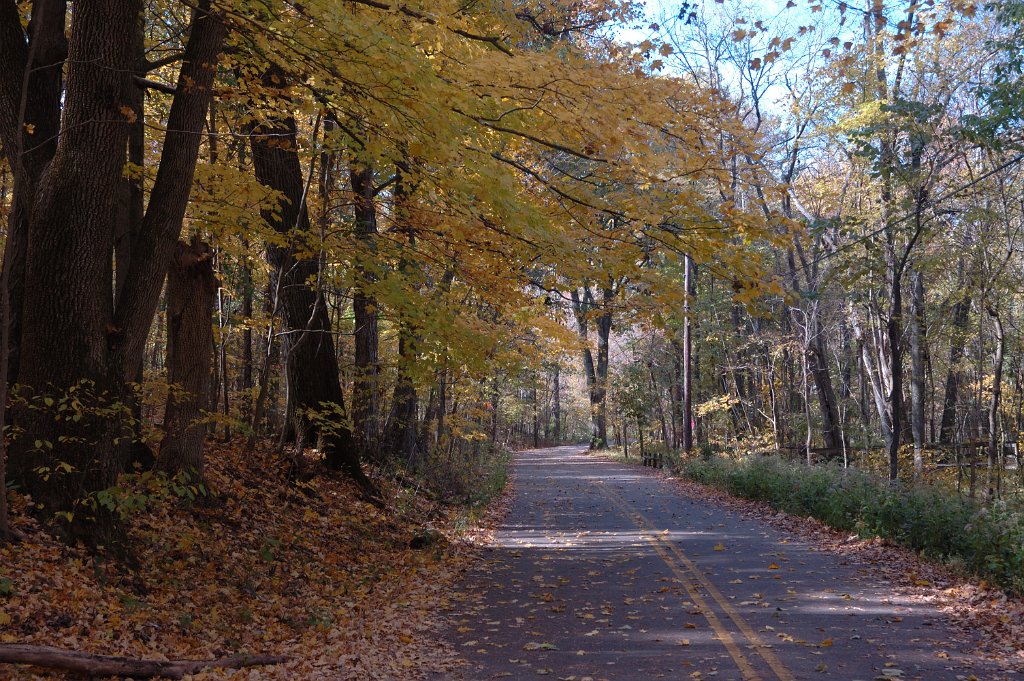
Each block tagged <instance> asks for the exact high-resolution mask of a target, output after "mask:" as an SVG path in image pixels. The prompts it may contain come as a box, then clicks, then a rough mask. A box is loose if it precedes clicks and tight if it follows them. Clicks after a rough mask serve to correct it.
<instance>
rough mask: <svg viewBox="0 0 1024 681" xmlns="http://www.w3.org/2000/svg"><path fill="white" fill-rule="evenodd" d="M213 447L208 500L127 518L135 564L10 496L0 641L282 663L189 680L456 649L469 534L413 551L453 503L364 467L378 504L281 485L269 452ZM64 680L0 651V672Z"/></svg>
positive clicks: (421, 660)
mask: <svg viewBox="0 0 1024 681" xmlns="http://www.w3.org/2000/svg"><path fill="white" fill-rule="evenodd" d="M240 449H241V448H240V446H238V444H237V443H235V444H233V445H220V446H213V447H212V449H211V451H210V452H209V454H208V472H207V473H208V481H209V485H210V488H211V489H212V490H213V491H214V492H215V494H216V496H215V499H216V500H217V501H216V503H214V504H205V505H187V504H184V503H182V502H180V501H177V500H175V501H173V502H163V503H157V504H153V505H152V507H151V508H150V509H149V510H146V511H143V512H139V513H137V514H136V515H134V516H133V517H132V518H131V519H130V528H131V529H130V536H131V540H132V543H133V546H134V548H135V552H136V557H137V559H138V562H139V566H140V567H139V569H138V570H137V571H129V570H126V569H124V568H123V567H119V566H118V565H114V564H111V563H107V562H104V561H103V560H102V559H99V558H96V557H94V556H90V555H89V554H88V553H87V552H85V551H84V550H81V549H77V548H71V547H68V546H66V545H64V544H62V543H60V542H59V541H58V540H56V539H54V538H53V537H52V536H50V535H48V534H47V533H45V532H43V531H42V529H41V528H40V526H39V525H38V524H37V523H36V521H35V520H33V519H31V518H30V516H29V515H28V514H27V512H26V511H27V509H26V500H25V498H24V497H18V496H17V495H14V496H15V499H16V502H15V508H14V517H13V519H12V520H13V524H14V526H15V527H16V528H17V529H18V530H19V531H20V532H21V533H22V534H24V535H25V536H26V540H25V541H23V542H21V543H19V544H16V545H8V546H3V547H0V643H16V644H37V645H47V646H57V647H60V648H64V649H68V650H78V651H85V652H90V653H99V654H105V655H120V656H127V657H138V658H147V659H212V658H219V657H223V656H228V655H234V654H241V653H244V654H267V655H283V656H287V657H288V658H290V661H289V662H287V663H285V664H280V665H275V666H267V667H254V668H250V669H245V670H239V671H233V672H232V671H226V670H212V671H207V672H202V673H199V674H197V675H195V676H194V677H193V678H196V679H205V678H217V679H223V678H237V679H242V678H244V679H415V678H419V677H421V676H424V675H426V674H428V673H432V674H440V675H442V676H445V675H447V670H450V669H452V668H454V667H455V666H456V665H457V662H456V659H455V655H454V654H453V653H452V652H451V650H450V649H449V648H448V647H446V646H445V645H444V644H442V643H440V642H439V641H438V639H437V636H436V635H435V634H436V630H437V626H438V620H437V613H439V612H440V611H441V610H442V607H443V606H444V605H445V603H446V599H447V595H448V592H449V589H450V587H451V585H452V584H453V582H454V580H455V579H456V578H457V575H458V573H459V572H460V571H461V570H463V569H464V568H465V566H466V565H467V564H468V563H469V562H470V560H471V555H470V553H469V552H467V551H466V550H465V547H466V546H468V543H467V542H466V540H464V539H463V540H459V541H455V542H452V543H447V542H442V543H441V544H440V545H437V546H431V547H428V548H427V549H424V550H412V549H410V548H409V541H410V539H411V537H412V536H413V535H414V533H415V532H416V531H417V530H418V529H420V528H423V527H434V528H436V529H438V530H440V531H441V532H443V533H445V534H446V535H448V536H451V537H453V538H454V537H456V535H460V534H462V535H463V536H465V534H466V532H465V531H464V530H463V529H462V528H466V527H471V523H467V516H466V514H465V509H458V508H453V507H445V506H442V505H440V504H438V503H436V502H434V501H431V500H429V499H428V497H427V496H426V495H424V494H423V493H422V492H417V491H416V490H415V489H411V488H409V487H403V486H401V485H399V484H396V482H395V481H394V480H388V479H381V478H376V479H375V482H376V483H377V484H378V485H379V486H380V487H381V488H382V490H383V496H384V498H385V500H386V508H385V509H383V510H381V509H378V508H375V507H374V506H372V505H370V504H368V503H365V502H363V501H360V500H359V498H358V495H357V492H356V489H355V488H354V487H353V486H351V485H349V484H348V483H347V482H345V481H344V480H342V479H340V478H338V477H334V476H330V475H318V476H315V477H312V478H311V479H310V480H308V482H304V483H299V484H295V483H290V482H287V481H286V480H285V479H284V476H283V475H277V476H275V475H273V474H268V471H275V470H277V471H281V470H283V467H282V464H281V462H280V461H279V460H275V459H274V458H273V457H272V456H271V454H269V453H267V452H256V453H254V454H251V455H243V454H242V453H241V451H240ZM42 678H46V679H50V678H61V675H60V674H59V673H56V672H49V671H47V670H44V669H41V668H37V667H25V666H19V667H15V666H13V665H4V664H0V679H5V680H8V679H11V680H17V681H23V680H26V679H42Z"/></svg>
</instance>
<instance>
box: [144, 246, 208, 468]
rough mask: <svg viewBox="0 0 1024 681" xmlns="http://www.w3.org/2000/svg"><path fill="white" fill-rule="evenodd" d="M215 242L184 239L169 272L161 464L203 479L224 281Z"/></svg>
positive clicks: (159, 462)
mask: <svg viewBox="0 0 1024 681" xmlns="http://www.w3.org/2000/svg"><path fill="white" fill-rule="evenodd" d="M211 257H212V252H211V250H210V246H209V245H208V244H206V243H204V242H202V241H199V240H198V239H193V240H192V243H191V244H186V243H183V242H178V249H177V252H176V253H175V254H174V260H173V261H172V264H171V268H170V270H169V271H168V273H167V370H168V375H167V381H168V383H170V384H171V386H172V387H171V391H170V394H169V395H168V398H167V407H166V410H165V412H164V437H163V440H161V442H160V455H159V458H158V460H157V465H158V467H159V468H160V469H161V470H163V471H166V472H167V473H169V474H172V475H173V474H176V473H178V472H185V473H186V474H188V475H189V476H190V478H191V479H192V480H193V481H201V480H202V479H203V445H204V442H205V440H206V431H207V422H206V418H207V413H206V412H208V411H209V409H210V406H211V405H210V399H209V391H208V389H207V388H208V386H209V381H210V375H211V372H210V369H211V365H212V363H213V362H212V360H213V321H212V315H213V303H214V295H215V294H216V293H217V288H218V287H219V286H220V283H219V282H218V281H217V277H216V276H214V272H213V264H212V261H211Z"/></svg>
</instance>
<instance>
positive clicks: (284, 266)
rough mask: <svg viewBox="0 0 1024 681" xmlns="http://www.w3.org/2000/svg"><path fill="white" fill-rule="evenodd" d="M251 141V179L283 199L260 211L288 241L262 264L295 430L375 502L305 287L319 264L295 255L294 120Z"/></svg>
mask: <svg viewBox="0 0 1024 681" xmlns="http://www.w3.org/2000/svg"><path fill="white" fill-rule="evenodd" d="M271 71H272V73H268V74H266V76H267V78H268V79H269V78H270V77H271V76H272V75H273V76H275V77H276V78H277V79H278V82H280V81H281V80H283V79H284V74H283V72H282V71H281V70H280V69H278V68H271ZM249 140H250V146H251V150H252V160H253V168H254V170H255V173H256V179H257V180H259V182H260V183H261V184H263V185H264V186H266V187H269V188H271V189H274V190H276V191H278V192H280V193H281V194H282V195H283V197H284V199H285V201H284V202H283V203H282V205H281V206H280V210H278V211H273V210H266V211H264V212H263V219H264V220H266V221H267V223H268V224H270V225H271V226H272V227H273V228H274V229H275V230H276V231H277V232H279V233H280V234H282V235H285V236H286V238H287V240H288V245H287V246H279V245H275V244H268V245H267V260H268V261H269V263H270V265H271V267H272V268H273V276H274V277H275V286H274V289H275V290H276V291H278V296H279V309H280V310H281V312H282V313H283V317H284V321H285V325H286V327H287V335H286V336H285V338H286V339H287V361H286V367H285V370H286V371H287V372H288V387H289V391H290V392H289V397H290V398H291V399H292V400H293V403H294V405H295V417H296V420H297V423H296V424H295V425H296V431H297V432H304V431H307V430H309V429H310V426H311V425H316V426H317V430H318V432H319V435H320V438H321V440H322V444H323V448H324V452H325V455H326V459H327V465H328V467H330V468H332V469H336V470H343V471H344V472H346V473H347V474H348V475H350V476H351V477H352V479H353V480H355V481H356V482H357V483H358V484H359V485H360V486H361V487H362V489H363V491H364V492H365V493H366V494H367V495H369V496H370V497H371V498H376V496H377V490H376V489H375V488H374V486H373V484H372V483H371V482H370V481H369V479H367V478H366V475H365V474H364V473H363V469H362V466H361V465H360V460H359V449H358V446H357V445H356V442H355V438H353V436H352V431H351V430H350V429H349V427H348V425H347V424H346V423H345V421H344V418H343V416H344V413H345V398H344V395H343V393H342V390H341V382H340V379H339V371H338V360H337V356H336V355H335V352H334V338H333V336H332V334H331V324H330V318H329V317H328V314H327V306H326V305H325V304H324V302H323V299H322V296H320V295H319V293H318V292H317V291H316V290H314V289H313V288H312V287H310V285H309V282H310V281H315V280H316V279H317V278H318V275H319V272H320V267H321V263H320V260H319V259H316V258H311V257H306V256H303V257H299V256H298V255H297V253H300V252H307V251H308V248H306V247H304V246H303V245H302V239H303V235H306V234H309V230H310V222H309V214H308V212H307V211H306V202H305V198H306V190H305V184H304V182H303V176H302V168H301V165H300V163H299V156H298V151H297V150H298V141H297V132H296V126H295V119H294V118H291V117H285V118H271V119H268V120H264V121H261V122H257V123H254V124H253V126H252V129H251V131H250V138H249ZM325 408H326V409H329V410H332V411H337V412H338V413H337V414H335V417H336V418H333V419H331V421H332V423H331V424H330V427H329V428H322V427H319V425H322V424H321V423H320V422H318V423H317V424H311V423H310V421H309V413H310V412H323V411H324V409H325Z"/></svg>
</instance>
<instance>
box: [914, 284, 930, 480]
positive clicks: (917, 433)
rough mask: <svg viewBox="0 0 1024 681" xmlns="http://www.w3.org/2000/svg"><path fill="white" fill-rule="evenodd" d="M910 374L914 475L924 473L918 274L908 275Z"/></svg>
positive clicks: (922, 331) (921, 287)
mask: <svg viewBox="0 0 1024 681" xmlns="http://www.w3.org/2000/svg"><path fill="white" fill-rule="evenodd" d="M910 288H911V303H910V375H911V384H910V385H911V406H910V410H911V417H910V420H911V425H912V427H913V435H914V475H915V476H918V477H919V476H920V475H921V474H922V473H923V472H924V447H925V420H924V410H925V404H924V403H925V366H924V364H925V362H924V358H925V352H926V350H925V342H926V341H925V316H924V315H925V309H924V281H923V277H922V276H921V273H920V272H919V271H917V270H914V271H913V272H911V274H910Z"/></svg>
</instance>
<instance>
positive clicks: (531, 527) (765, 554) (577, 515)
mask: <svg viewBox="0 0 1024 681" xmlns="http://www.w3.org/2000/svg"><path fill="white" fill-rule="evenodd" d="M513 476H514V484H515V496H514V500H513V502H512V507H511V510H510V512H509V514H508V516H507V517H506V519H505V521H504V522H503V524H502V526H501V528H500V529H499V530H498V532H497V535H496V538H495V541H494V543H493V544H492V545H490V546H489V547H488V548H487V549H486V550H485V553H484V557H483V560H482V561H481V562H480V564H479V565H478V566H477V567H476V568H474V569H473V570H472V571H471V572H470V574H469V575H468V576H467V578H466V581H465V582H464V592H463V593H461V594H460V595H458V596H457V598H456V599H455V600H454V602H453V604H452V611H451V612H450V613H449V623H450V630H449V632H448V634H449V635H448V638H449V639H450V640H451V642H452V643H453V644H454V645H455V647H456V649H457V650H458V651H459V653H460V654H461V655H462V656H463V657H465V658H466V659H467V660H468V662H469V664H468V666H467V667H466V669H465V671H464V676H465V677H466V678H467V679H481V680H482V679H497V678H512V679H531V678H536V677H538V676H550V677H551V678H553V679H569V680H571V681H585V680H586V679H590V680H592V681H601V680H607V681H632V680H640V679H643V680H647V679H662V678H665V679H716V680H721V681H729V680H735V681H796V680H803V679H825V678H833V679H843V680H844V681H854V680H857V679H860V680H862V681H873V680H874V679H905V680H910V679H921V680H923V681H944V680H946V679H949V680H955V679H969V678H971V675H972V674H973V675H975V676H976V677H977V679H981V680H986V681H987V680H992V679H998V678H1005V677H1003V676H1002V675H1001V673H1000V672H999V671H997V668H996V667H995V666H991V665H989V663H987V662H986V661H984V660H982V659H980V658H975V657H973V656H971V655H970V654H969V653H965V652H964V651H965V650H970V648H971V642H970V641H969V640H964V636H963V634H960V633H958V632H957V631H956V630H954V629H953V628H951V627H949V626H947V625H946V624H944V622H943V617H942V613H941V612H940V611H939V610H938V609H937V608H936V607H935V606H931V605H928V604H926V603H919V602H915V601H913V600H912V599H910V598H909V597H907V596H905V595H903V594H902V593H901V592H900V591H899V590H897V589H895V588H893V587H892V586H891V585H888V584H886V583H884V582H883V581H881V580H880V579H879V578H878V577H876V576H875V575H873V574H872V571H871V567H870V565H866V564H858V563H857V562H856V561H854V560H853V559H850V558H847V557H844V556H839V555H836V554H834V553H829V552H826V551H824V550H820V549H817V548H816V547H814V546H813V545H811V544H809V543H807V542H804V541H801V540H798V539H796V538H793V537H789V536H787V535H786V533H784V532H780V531H778V530H776V529H773V528H771V527H769V526H768V525H766V524H764V523H761V522H759V521H757V520H756V519H750V518H744V517H741V516H740V515H739V514H738V513H735V512H732V511H729V510H726V509H722V508H717V507H715V506H714V505H712V504H711V503H710V502H708V501H707V500H703V499H699V498H693V497H690V496H687V495H686V493H685V492H684V491H682V490H681V489H680V488H679V487H678V486H676V485H673V484H672V483H671V482H668V481H666V480H664V479H662V478H661V477H659V476H657V475H653V474H652V473H651V472H650V471H648V470H645V469H641V468H638V467H632V466H627V465H623V464H618V463H615V462H611V461H607V460H602V459H599V458H595V457H591V456H587V455H586V454H585V453H584V450H582V449H581V448H580V447H556V448H550V449H542V450H532V451H527V452H522V453H520V454H518V455H517V456H516V459H515V462H514V463H513Z"/></svg>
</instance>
